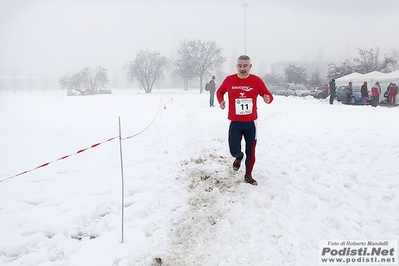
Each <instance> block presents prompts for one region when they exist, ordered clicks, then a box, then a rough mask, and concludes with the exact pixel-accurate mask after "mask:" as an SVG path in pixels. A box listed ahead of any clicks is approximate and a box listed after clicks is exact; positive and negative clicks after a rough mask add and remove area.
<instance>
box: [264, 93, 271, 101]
mask: <svg viewBox="0 0 399 266" xmlns="http://www.w3.org/2000/svg"><path fill="white" fill-rule="evenodd" d="M263 100H264V101H265V103H270V96H269V95H267V94H265V95H264V96H263Z"/></svg>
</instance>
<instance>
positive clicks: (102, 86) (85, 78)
mask: <svg viewBox="0 0 399 266" xmlns="http://www.w3.org/2000/svg"><path fill="white" fill-rule="evenodd" d="M222 51H223V49H222V48H221V47H219V46H218V45H217V44H216V43H215V42H212V41H201V40H188V41H187V40H182V41H180V43H179V48H178V50H177V55H178V57H177V59H176V60H174V61H171V60H169V59H167V58H166V57H165V56H162V55H161V54H160V53H158V52H151V51H149V50H141V51H139V52H138V53H137V54H136V57H135V59H134V60H132V61H130V62H128V63H126V65H125V66H124V69H125V70H126V75H127V77H128V78H129V81H131V82H133V81H137V82H138V83H139V85H140V88H142V89H144V91H145V92H146V93H151V92H152V90H153V87H154V84H155V83H156V82H157V81H159V80H160V79H162V78H163V77H164V72H165V71H166V70H168V69H170V66H171V65H173V66H174V69H173V70H174V71H173V76H174V77H179V78H180V79H181V80H183V87H184V88H183V89H184V90H187V89H188V84H189V82H190V81H191V80H193V79H198V81H199V91H200V92H201V93H202V91H203V87H204V86H203V84H204V78H206V77H207V76H210V75H214V73H215V72H217V71H220V69H221V67H222V65H223V64H224V63H225V62H226V58H225V57H223V56H222ZM358 52H359V56H358V57H357V58H355V59H353V61H352V62H351V61H350V60H346V61H344V62H343V63H342V64H341V65H338V66H337V65H335V64H330V66H329V70H328V74H327V77H325V78H328V79H331V78H339V77H342V76H345V75H348V74H351V73H353V72H359V73H368V72H371V71H375V70H377V71H381V72H387V71H392V70H393V69H395V68H396V69H397V68H398V60H396V59H394V57H390V56H388V55H386V54H384V55H383V58H381V55H380V53H379V48H377V49H376V50H373V49H370V50H364V49H360V48H358ZM398 55H399V52H396V56H397V57H398ZM325 78H323V77H321V75H320V73H319V71H315V72H314V73H312V74H311V76H310V77H308V75H307V71H306V68H305V67H304V66H302V65H301V66H295V65H289V66H288V67H287V68H286V69H285V73H284V77H281V76H276V75H274V74H266V75H264V76H263V80H264V82H265V83H267V84H268V85H277V84H281V83H284V82H286V83H298V84H304V85H320V84H322V82H323V80H324V79H325ZM59 82H60V84H61V87H62V88H63V89H66V90H67V91H68V95H90V94H99V93H111V90H110V89H108V87H107V86H108V84H109V79H108V77H107V69H105V68H103V67H101V66H98V67H96V68H90V67H86V68H84V69H83V70H81V71H79V72H78V73H75V74H68V75H65V76H62V77H61V78H60V81H59Z"/></svg>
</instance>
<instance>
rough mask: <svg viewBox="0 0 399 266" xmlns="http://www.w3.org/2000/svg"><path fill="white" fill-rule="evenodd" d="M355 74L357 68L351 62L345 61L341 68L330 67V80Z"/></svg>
mask: <svg viewBox="0 0 399 266" xmlns="http://www.w3.org/2000/svg"><path fill="white" fill-rule="evenodd" d="M353 72H355V66H354V65H353V64H352V63H351V62H350V61H349V60H345V61H344V62H342V64H341V65H340V66H336V65H335V64H330V65H329V66H328V74H327V78H328V79H337V78H340V77H343V76H346V75H349V74H352V73H353Z"/></svg>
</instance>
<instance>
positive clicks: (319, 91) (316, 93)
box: [310, 85, 328, 99]
mask: <svg viewBox="0 0 399 266" xmlns="http://www.w3.org/2000/svg"><path fill="white" fill-rule="evenodd" d="M323 87H324V85H321V86H316V87H313V88H312V90H311V91H310V95H312V96H313V97H315V98H316V99H325V98H327V96H328V95H326V94H325V93H324V92H323Z"/></svg>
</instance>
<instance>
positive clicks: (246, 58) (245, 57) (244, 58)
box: [238, 55, 251, 61]
mask: <svg viewBox="0 0 399 266" xmlns="http://www.w3.org/2000/svg"><path fill="white" fill-rule="evenodd" d="M238 60H248V61H251V59H250V58H249V56H248V55H240V56H239V57H238Z"/></svg>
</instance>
